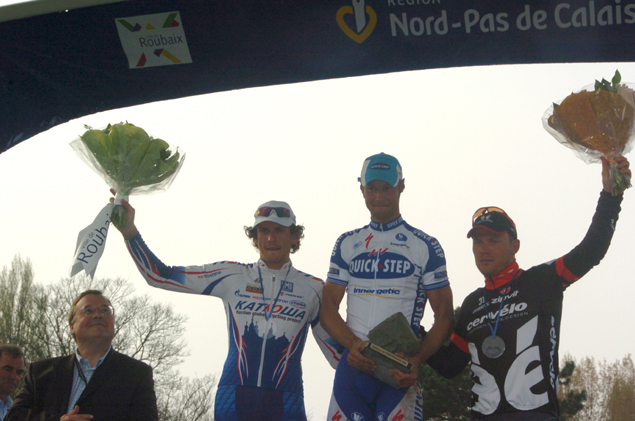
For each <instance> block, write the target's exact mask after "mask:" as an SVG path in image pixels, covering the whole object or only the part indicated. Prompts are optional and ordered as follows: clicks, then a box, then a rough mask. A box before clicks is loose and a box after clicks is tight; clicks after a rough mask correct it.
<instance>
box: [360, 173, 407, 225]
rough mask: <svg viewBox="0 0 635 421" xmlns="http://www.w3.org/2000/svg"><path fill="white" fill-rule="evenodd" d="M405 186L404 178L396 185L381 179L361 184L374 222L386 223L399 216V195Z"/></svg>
mask: <svg viewBox="0 0 635 421" xmlns="http://www.w3.org/2000/svg"><path fill="white" fill-rule="evenodd" d="M404 187H405V184H404V180H401V181H400V182H399V184H397V185H396V186H395V187H393V186H391V185H390V184H388V183H386V182H385V181H381V180H373V181H371V182H370V183H367V184H366V185H365V186H360V188H361V190H362V194H363V195H364V200H365V201H366V207H367V208H368V210H369V211H370V218H371V219H372V220H373V221H374V222H377V223H379V224H385V223H386V222H390V221H392V220H394V219H395V218H397V217H398V216H399V197H400V195H401V192H402V191H403V189H404Z"/></svg>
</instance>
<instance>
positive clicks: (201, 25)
mask: <svg viewBox="0 0 635 421" xmlns="http://www.w3.org/2000/svg"><path fill="white" fill-rule="evenodd" d="M1 12H2V9H1V8H0V13H1ZM634 24H635V0H633V1H630V0H601V1H594V0H591V1H589V0H576V1H547V0H542V1H540V0H538V1H526V2H519V1H502V0H493V1H492V0H490V1H485V2H474V1H449V0H382V1H379V0H324V1H305V0H298V1H281V0H276V1H273V0H268V1H263V0H241V1H237V0H236V1H234V0H228V1H221V0H214V1H211V0H189V1H176V0H164V1H161V2H157V1H154V0H130V1H124V2H120V3H114V4H109V5H102V6H94V7H86V8H83V9H75V10H69V11H67V12H60V13H53V14H46V15H42V16H34V17H30V18H24V19H19V20H14V21H9V22H3V23H0V45H2V49H1V50H0V85H1V87H2V91H1V93H2V101H0V119H1V120H0V153H1V152H4V151H5V150H7V149H9V148H10V147H12V146H14V145H16V144H17V143H19V142H21V141H24V140H26V139H28V138H29V137H32V136H34V135H36V134H38V133H40V132H42V131H45V130H47V129H49V128H50V127H53V126H55V125H57V124H60V123H64V122H66V121H69V120H71V119H74V118H78V117H81V116H85V115H88V114H93V113H96V112H99V111H105V110H110V109H115V108H121V107H127V106H132V105H138V104H143V103H148V102H153V101H159V100H167V99H174V98H180V97H184V96H190V95H199V94H205V93H211V92H219V91H226V90H231V89H241V88H247V87H256V86H266V85H275V84H284V83H294V82H305V81H313V80H320V79H330V78H340V77H347V76H360V75H370V74H379V73H389V72H398V71H406V70H419V69H431V68H444V67H458V66H477V65H494V64H527V63H565V62H603V61H611V62H627V61H633V53H632V51H631V50H632V48H629V46H632V44H633V39H635V25H634Z"/></svg>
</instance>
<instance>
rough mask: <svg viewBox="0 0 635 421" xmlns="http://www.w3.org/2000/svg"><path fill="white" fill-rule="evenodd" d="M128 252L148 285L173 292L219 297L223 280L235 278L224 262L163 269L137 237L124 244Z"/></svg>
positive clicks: (225, 285) (164, 267)
mask: <svg viewBox="0 0 635 421" xmlns="http://www.w3.org/2000/svg"><path fill="white" fill-rule="evenodd" d="M126 246H127V247H128V252H129V253H130V255H131V256H132V259H133V260H134V262H135V264H136V265H137V269H139V272H140V273H141V275H142V276H143V278H144V279H145V280H146V282H147V283H148V285H150V286H153V287H156V288H161V289H166V290H170V291H176V292H184V293H189V294H204V295H213V296H217V297H221V296H223V294H224V293H225V292H226V291H225V290H226V289H227V287H228V284H229V283H228V282H222V281H223V280H225V279H227V277H232V276H235V275H237V273H236V271H235V270H232V269H233V268H232V266H233V265H231V264H228V263H227V262H218V263H212V264H208V265H203V266H167V265H166V264H164V263H163V262H162V261H161V260H159V258H158V257H157V256H156V255H155V254H154V253H153V252H152V251H151V250H150V248H149V247H148V246H147V245H146V243H145V241H143V238H142V237H141V234H138V235H136V236H135V237H133V238H131V239H130V240H127V241H126Z"/></svg>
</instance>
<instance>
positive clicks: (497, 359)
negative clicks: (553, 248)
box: [428, 157, 631, 421]
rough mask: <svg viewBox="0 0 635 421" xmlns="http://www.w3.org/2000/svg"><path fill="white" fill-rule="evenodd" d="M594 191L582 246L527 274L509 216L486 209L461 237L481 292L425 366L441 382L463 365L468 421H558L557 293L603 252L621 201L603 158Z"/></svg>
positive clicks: (623, 163)
mask: <svg viewBox="0 0 635 421" xmlns="http://www.w3.org/2000/svg"><path fill="white" fill-rule="evenodd" d="M615 161H616V162H617V167H618V169H619V172H620V173H622V174H625V175H628V176H629V177H630V176H631V171H630V169H629V163H628V161H627V160H626V158H623V157H618V158H616V159H615ZM602 185H603V190H602V192H601V193H600V197H599V200H598V204H597V208H596V211H595V215H594V216H593V219H592V222H591V226H590V227H589V230H588V231H587V234H586V236H585V237H584V239H583V240H582V242H581V243H580V244H578V245H577V246H576V247H575V248H574V249H573V250H571V251H570V252H569V253H567V254H565V255H564V256H562V257H560V258H558V259H555V260H552V261H550V262H547V263H543V264H541V265H538V266H534V267H532V268H529V269H528V270H523V269H521V268H520V267H519V265H518V263H517V262H516V253H517V252H518V250H519V248H520V241H519V240H518V232H517V230H516V225H515V224H514V222H513V221H512V219H511V218H510V217H509V215H507V213H505V212H504V211H503V210H502V209H500V208H496V207H491V206H490V207H485V208H480V209H478V210H477V211H476V212H475V213H474V216H473V217H472V228H471V229H470V231H469V232H468V234H467V236H468V238H472V251H473V252H474V260H475V262H476V267H477V268H478V270H479V271H480V272H481V273H482V274H483V275H484V276H485V284H484V286H483V287H480V288H478V289H476V290H475V291H474V292H472V293H471V294H469V295H468V296H467V297H466V298H465V300H464V301H463V304H462V305H461V312H460V315H459V319H458V321H457V323H456V327H455V328H454V333H453V334H452V340H451V342H450V344H449V346H447V347H446V346H444V347H442V348H440V349H439V351H438V352H437V353H436V354H435V355H433V356H432V357H430V358H429V359H428V364H429V365H430V366H431V367H433V368H434V369H435V370H437V371H438V372H439V373H440V374H442V375H443V376H445V377H448V378H451V377H454V376H456V375H457V374H458V373H460V372H461V371H462V370H463V368H465V366H466V365H467V364H468V363H471V369H472V378H473V379H474V386H473V388H472V417H473V418H472V419H473V420H477V421H480V420H483V421H485V420H487V421H557V420H558V417H559V408H558V397H557V391H558V374H559V368H558V347H559V344H560V320H561V318H562V301H563V299H564V290H565V289H566V288H567V287H568V286H570V285H571V284H573V283H574V282H576V281H577V280H578V279H580V278H581V277H582V276H584V275H585V274H586V273H587V272H589V271H590V270H591V269H592V268H593V266H595V265H597V264H599V263H600V261H601V260H602V258H603V257H604V255H605V254H606V252H607V251H608V248H609V244H610V243H611V238H612V237H613V232H614V230H615V224H616V222H617V218H618V215H619V212H620V203H621V202H622V197H623V195H622V194H619V195H617V196H612V195H611V185H610V181H609V164H608V162H607V161H606V160H605V159H604V158H602Z"/></svg>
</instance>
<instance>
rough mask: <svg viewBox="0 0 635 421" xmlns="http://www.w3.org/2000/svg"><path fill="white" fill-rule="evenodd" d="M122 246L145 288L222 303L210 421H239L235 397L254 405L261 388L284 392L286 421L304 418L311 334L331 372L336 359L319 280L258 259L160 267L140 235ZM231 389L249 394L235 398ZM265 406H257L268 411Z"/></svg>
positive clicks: (336, 352) (338, 354) (289, 266)
mask: <svg viewBox="0 0 635 421" xmlns="http://www.w3.org/2000/svg"><path fill="white" fill-rule="evenodd" d="M127 246H128V250H129V252H130V254H131V255H132V257H133V259H134V261H135V262H136V264H137V267H138V269H139V271H140V272H141V274H142V275H143V277H144V278H145V280H146V282H147V283H148V284H149V285H151V286H154V287H157V288H162V289H167V290H170V291H177V292H185V293H191V294H202V295H210V296H214V297H219V298H221V299H222V300H223V304H224V306H225V313H226V316H227V328H228V332H229V353H228V355H227V359H226V361H225V365H224V368H223V373H222V376H221V379H220V381H219V385H218V393H217V396H216V404H215V405H216V406H215V419H216V420H218V421H226V420H236V419H238V418H237V416H236V411H237V410H240V409H241V408H239V406H242V405H240V402H238V405H237V401H238V399H239V395H240V393H242V394H244V395H245V396H247V398H250V397H251V398H253V399H251V400H250V404H251V405H253V404H254V402H255V396H254V394H257V393H258V391H259V390H262V389H261V388H267V389H275V390H279V391H280V392H282V394H283V396H284V398H283V399H284V403H283V405H284V419H285V420H296V419H305V418H306V416H305V414H304V394H303V387H302V368H301V364H300V361H301V357H302V351H303V350H304V345H305V342H306V338H307V335H308V330H309V327H311V328H312V331H313V335H314V337H315V339H316V341H317V343H318V345H319V347H320V349H321V350H322V352H323V353H324V355H325V356H326V358H327V360H328V361H329V363H330V364H331V365H332V366H333V367H335V366H336V365H337V362H338V361H339V357H340V353H341V349H340V350H338V349H337V347H338V346H337V345H336V343H335V342H334V341H333V340H332V339H331V338H330V337H329V336H328V334H327V333H326V332H325V331H324V329H323V328H322V327H321V325H320V323H319V309H320V303H321V300H322V287H323V282H322V280H320V279H318V278H315V277H313V276H311V275H308V274H306V273H303V272H300V271H298V270H296V269H295V268H294V267H293V266H292V264H291V262H288V263H287V264H285V265H284V266H283V267H282V268H281V269H280V270H277V271H274V270H271V269H269V268H268V267H267V265H266V264H265V263H264V262H262V261H261V260H259V261H258V262H256V263H253V264H242V263H236V262H216V263H211V264H206V265H203V266H187V267H183V266H166V265H165V264H163V263H162V262H161V261H160V260H159V259H158V258H157V257H156V256H155V255H154V254H153V253H152V252H151V251H150V249H149V248H148V246H147V245H146V244H145V242H144V241H143V239H142V238H141V235H137V236H136V237H134V238H132V239H131V240H129V241H127ZM237 387H245V388H249V389H243V390H248V392H242V391H238V392H240V393H238V392H237ZM252 388H256V389H252ZM254 390H255V391H254ZM267 396H269V395H267ZM271 399H272V398H269V397H267V398H265V399H263V400H264V401H265V404H266V403H267V402H266V401H271ZM269 403H271V402H269Z"/></svg>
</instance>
